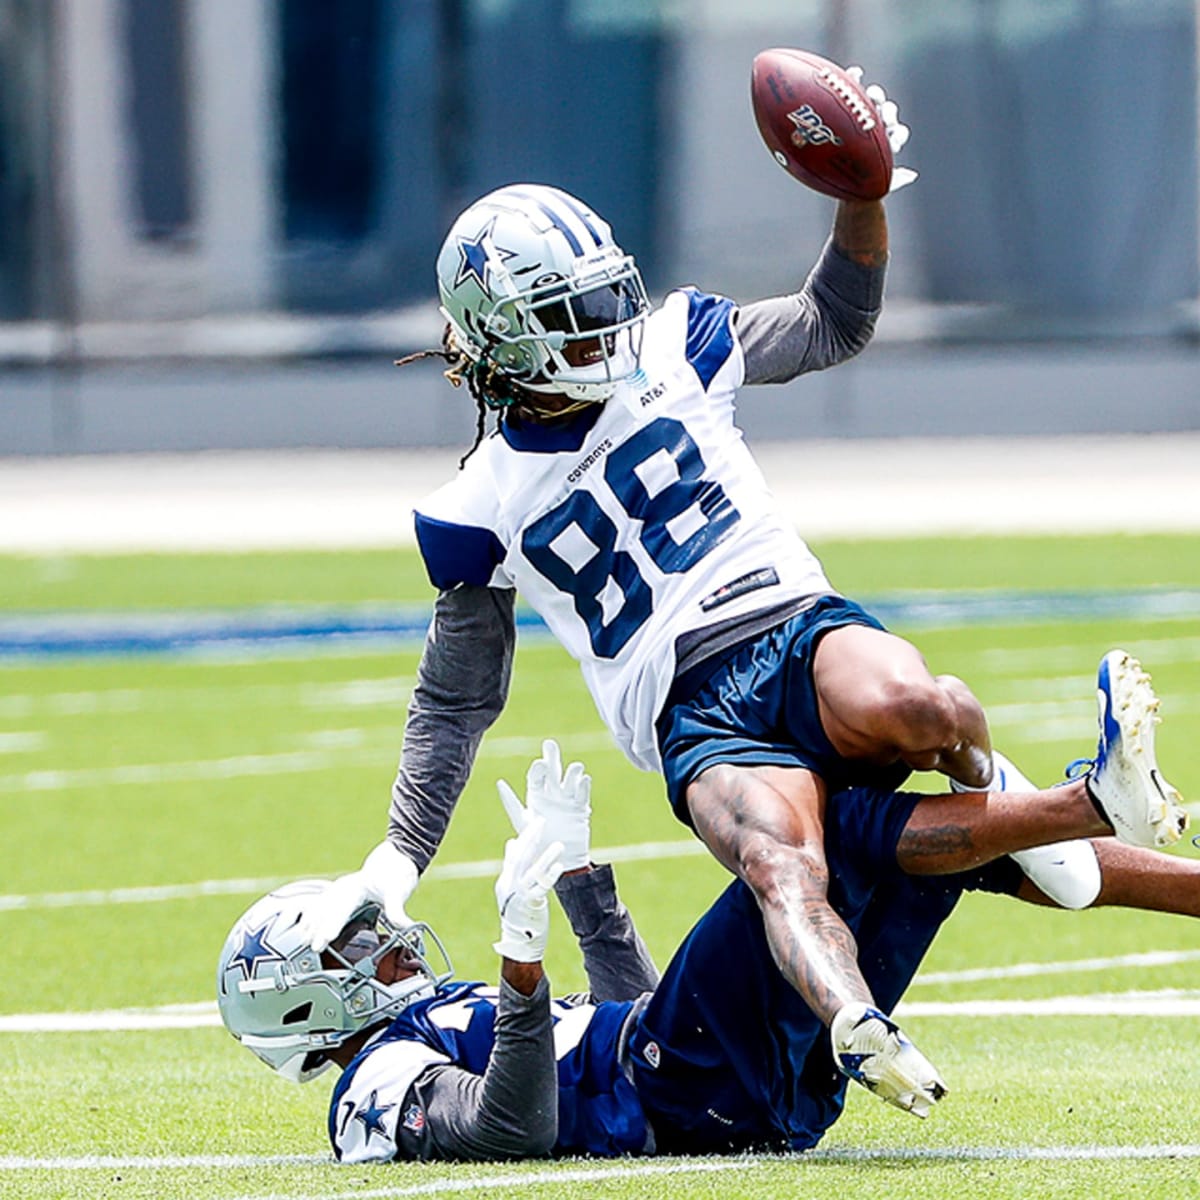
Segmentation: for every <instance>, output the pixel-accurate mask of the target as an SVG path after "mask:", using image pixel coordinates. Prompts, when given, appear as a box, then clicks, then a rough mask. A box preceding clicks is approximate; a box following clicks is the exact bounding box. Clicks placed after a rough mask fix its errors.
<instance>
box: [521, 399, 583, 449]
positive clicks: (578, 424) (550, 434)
mask: <svg viewBox="0 0 1200 1200" xmlns="http://www.w3.org/2000/svg"><path fill="white" fill-rule="evenodd" d="M603 411H604V405H603V404H589V405H588V407H587V408H584V409H581V410H580V411H579V412H577V413H573V414H572V415H571V416H569V417H564V418H563V419H562V420H561V421H527V420H522V419H521V418H520V417H518V416H517V415H516V413H514V412H506V413H505V414H504V415H503V417H502V418H501V420H500V435H501V437H503V438H504V440H505V441H506V442H507V443H508V444H509V445H510V446H511V447H512V448H513V449H514V450H522V451H524V452H526V453H529V454H557V453H559V452H560V451H562V450H578V449H579V447H580V446H582V445H583V440H584V438H586V437H587V435H588V434H589V433H590V432H591V431H592V426H593V425H595V424H596V422H597V421H598V420H599V419H600V414H601V413H602V412H603Z"/></svg>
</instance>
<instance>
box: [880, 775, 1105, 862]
mask: <svg viewBox="0 0 1200 1200" xmlns="http://www.w3.org/2000/svg"><path fill="white" fill-rule="evenodd" d="M1111 833H1112V827H1111V826H1110V825H1109V824H1108V823H1107V822H1106V821H1105V820H1103V818H1102V817H1101V816H1100V815H1099V813H1098V812H1097V810H1096V807H1095V805H1093V804H1092V802H1091V800H1090V799H1089V798H1088V794H1087V789H1086V788H1085V786H1084V783H1083V780H1077V781H1076V782H1074V783H1068V784H1065V785H1063V786H1062V787H1056V788H1051V789H1050V790H1049V791H1045V792H1020V793H1011V792H962V793H952V794H950V795H946V796H927V797H923V798H922V799H921V801H920V802H919V803H918V804H917V806H916V808H914V809H913V813H912V816H911V817H910V818H909V820H908V824H907V825H906V826H905V827H904V832H903V833H902V834H901V835H900V841H899V842H898V843H897V845H896V861H897V862H898V863H899V865H900V868H901V869H902V870H903V871H905V872H906V873H907V874H909V875H949V874H952V873H954V872H955V871H967V870H970V869H971V868H972V867H978V866H981V865H982V864H983V863H987V862H991V861H992V860H993V859H995V858H1000V857H1001V856H1002V855H1005V854H1012V853H1013V851H1015V850H1028V849H1030V848H1031V847H1033V846H1045V845H1047V844H1049V843H1051V842H1065V841H1069V840H1070V839H1072V838H1086V837H1104V836H1106V835H1108V834H1111Z"/></svg>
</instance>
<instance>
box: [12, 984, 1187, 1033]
mask: <svg viewBox="0 0 1200 1200" xmlns="http://www.w3.org/2000/svg"><path fill="white" fill-rule="evenodd" d="M896 1013H897V1015H898V1016H901V1017H904V1018H908V1017H1078V1016H1087V1017H1195V1016H1200V991H1190V990H1184V989H1179V988H1161V989H1159V990H1157V991H1130V992H1097V993H1094V994H1091V995H1073V996H1045V997H1041V998H1038V999H1033V1000H1012V999H1003V1000H949V1001H940V1000H928V1001H927V1000H913V1001H906V1000H902V1001H901V1002H900V1004H898V1005H897V1006H896ZM220 1024H221V1019H220V1017H219V1016H218V1014H217V1006H216V1003H215V1002H214V1001H199V1002H197V1003H194V1004H166V1005H163V1006H161V1007H159V1008H119V1009H107V1010H106V1009H100V1010H96V1011H94V1012H57V1013H11V1014H9V1015H8V1016H0V1034H5V1033H133V1032H141V1033H147V1032H154V1031H157V1030H163V1029H207V1028H212V1027H218V1026H220Z"/></svg>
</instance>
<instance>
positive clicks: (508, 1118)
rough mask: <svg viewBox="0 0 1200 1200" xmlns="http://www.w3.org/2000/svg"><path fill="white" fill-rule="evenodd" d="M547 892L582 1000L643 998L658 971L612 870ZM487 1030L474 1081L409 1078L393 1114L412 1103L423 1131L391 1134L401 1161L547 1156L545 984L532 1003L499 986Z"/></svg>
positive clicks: (426, 1075) (553, 1080)
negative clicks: (579, 979) (582, 974)
mask: <svg viewBox="0 0 1200 1200" xmlns="http://www.w3.org/2000/svg"><path fill="white" fill-rule="evenodd" d="M554 890H555V893H556V894H557V896H558V899H559V903H561V904H562V906H563V911H564V912H565V913H566V914H567V919H568V920H569V921H570V923H571V928H572V930H573V931H574V932H575V936H576V938H577V939H578V941H579V945H580V948H581V949H582V950H583V964H584V969H585V970H586V971H587V976H588V982H589V984H590V985H591V996H590V999H591V1000H593V1001H595V1002H596V1003H599V1002H601V1001H604V1000H636V999H637V998H639V997H640V996H642V995H643V994H644V993H646V992H649V991H651V990H652V989H653V988H654V986H655V984H656V983H657V982H658V972H657V971H656V970H655V967H654V963H653V962H652V961H651V959H650V955H649V952H648V951H647V950H646V947H645V945H644V943H643V942H642V939H641V938H640V936H639V935H638V932H637V930H636V929H635V927H634V924H633V919H632V918H631V917H630V915H629V913H628V911H627V910H626V908H625V906H624V905H623V904H622V903H621V901H620V899H619V898H618V896H617V887H616V880H615V879H614V877H613V873H612V868H611V867H608V866H600V867H593V868H592V869H591V870H590V871H585V872H583V873H581V874H578V875H569V876H565V877H563V878H562V879H560V880H559V881H558V883H557V884H556V885H555V888H554ZM495 1031H496V1041H495V1045H494V1046H493V1048H492V1052H491V1056H490V1058H489V1060H488V1066H487V1070H486V1072H485V1073H484V1074H483V1075H472V1074H471V1073H470V1072H469V1071H465V1070H464V1069H463V1068H462V1067H457V1066H452V1065H444V1066H436V1067H430V1068H428V1069H427V1070H425V1071H424V1072H423V1073H422V1074H421V1075H419V1076H418V1077H417V1079H416V1081H415V1082H414V1083H413V1085H412V1087H411V1088H410V1089H409V1091H408V1093H407V1095H406V1096H405V1097H404V1103H403V1106H402V1107H403V1109H405V1110H407V1108H408V1107H409V1105H410V1104H414V1103H415V1104H417V1105H418V1107H419V1108H420V1109H421V1111H423V1112H424V1114H425V1124H424V1126H423V1128H422V1129H421V1130H420V1131H419V1132H414V1131H411V1130H408V1129H405V1128H404V1127H403V1126H401V1127H399V1128H398V1129H397V1138H398V1143H397V1144H398V1146H399V1148H400V1152H401V1156H402V1157H407V1158H419V1159H460V1160H466V1159H496V1158H531V1157H540V1156H542V1155H545V1154H548V1153H549V1152H550V1151H551V1150H552V1149H553V1147H554V1142H555V1139H556V1137H557V1132H558V1073H557V1066H556V1062H555V1057H554V1039H553V1028H552V1023H551V1019H550V987H549V984H548V982H547V981H546V979H545V978H543V979H542V980H541V981H540V982H539V983H538V986H537V987H536V988H535V989H534V992H533V994H532V995H531V996H523V995H521V993H520V992H518V991H516V990H515V989H514V988H511V987H509V985H508V984H507V983H505V982H504V981H503V980H502V981H501V984H500V998H499V1002H498V1009H497V1014H496V1025H495Z"/></svg>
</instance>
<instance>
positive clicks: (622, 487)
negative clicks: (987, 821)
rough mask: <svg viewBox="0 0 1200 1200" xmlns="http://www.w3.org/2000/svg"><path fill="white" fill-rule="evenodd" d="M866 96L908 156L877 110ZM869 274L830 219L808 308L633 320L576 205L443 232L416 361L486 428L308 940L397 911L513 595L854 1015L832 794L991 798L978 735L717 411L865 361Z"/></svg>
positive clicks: (865, 243) (474, 725) (490, 216)
mask: <svg viewBox="0 0 1200 1200" xmlns="http://www.w3.org/2000/svg"><path fill="white" fill-rule="evenodd" d="M871 96H872V98H873V102H874V103H875V104H876V105H877V113H876V114H875V115H876V116H877V117H878V119H879V121H880V122H882V123H883V125H885V126H886V127H887V129H888V134H889V139H890V140H891V142H892V144H893V147H894V148H896V149H898V148H899V146H900V145H902V144H903V141H904V139H905V138H906V137H907V134H908V131H907V128H906V127H904V126H903V125H902V124H901V123H900V122H899V119H898V115H897V111H896V106H895V104H894V103H891V102H889V101H887V100H886V98H885V97H884V96H883V93H882V92H881V91H879V90H878V89H876V90H875V91H874V92H872V93H871ZM871 119H872V120H873V119H874V117H872V118H871ZM893 182H895V177H893ZM887 257H888V228H887V219H886V216H885V213H884V206H883V203H882V202H881V201H879V200H869V201H855V200H843V201H840V202H839V203H838V204H837V208H836V212H835V216H834V220H833V229H832V233H831V236H830V238H829V241H828V243H827V245H826V246H825V248H824V250H823V252H822V254H821V256H820V258H819V260H818V262H817V263H816V265H815V266H814V267H813V269H812V270H811V272H810V273H809V275H808V278H807V279H806V280H805V282H804V284H803V286H802V287H801V288H800V290H799V291H797V292H795V293H793V294H791V295H786V296H775V297H770V298H768V299H763V300H757V301H754V302H752V303H748V304H742V305H738V304H735V303H734V302H733V301H732V300H729V299H727V298H725V297H722V296H717V295H710V294H707V293H705V292H702V291H698V290H696V289H695V288H679V289H676V290H674V291H671V292H670V293H669V294H668V295H667V296H666V298H665V299H664V300H663V302H662V303H661V304H660V305H659V306H657V307H656V308H655V309H654V310H653V311H651V307H650V303H649V300H648V297H647V294H646V289H645V287H644V285H643V282H642V278H641V275H640V272H639V270H638V267H637V264H636V262H635V261H634V259H633V258H632V257H631V256H630V255H628V254H626V253H625V251H624V250H623V249H622V248H621V247H620V246H619V245H618V244H617V242H616V241H615V240H614V239H613V236H612V231H611V230H610V228H609V226H608V224H607V223H606V222H605V221H604V220H603V219H602V218H601V217H600V216H599V215H598V214H597V213H596V212H595V210H594V209H592V208H591V207H590V206H589V205H587V204H586V203H584V202H583V201H581V200H579V199H577V198H575V197H573V196H570V195H568V194H566V193H565V192H562V191H560V190H558V189H556V188H551V187H545V186H540V185H536V184H516V185H511V186H508V187H503V188H501V189H499V190H498V191H495V192H493V193H491V194H489V195H487V196H484V197H483V198H481V199H480V200H478V201H476V202H475V203H474V204H472V205H471V206H470V207H468V208H467V209H466V210H465V211H464V212H463V213H462V214H461V215H460V216H459V217H458V219H457V220H456V221H455V222H454V224H453V226H452V227H451V229H450V231H449V233H448V235H447V237H446V240H445V242H444V244H443V246H442V249H441V252H440V254H439V256H438V261H437V278H438V290H439V295H440V299H441V303H442V311H443V313H444V314H445V316H446V317H447V321H448V326H447V335H446V343H445V346H444V348H443V350H441V351H437V352H431V353H438V354H440V355H441V356H442V357H443V358H444V359H445V360H446V361H447V364H448V367H449V370H448V371H447V376H448V378H450V380H451V381H452V382H454V383H456V384H462V385H465V387H466V389H467V390H468V391H469V392H470V393H471V395H472V397H473V399H474V401H475V403H476V406H477V409H478V413H479V425H478V436H477V439H476V444H475V446H474V447H472V450H471V451H470V452H468V455H467V457H466V458H465V459H464V463H463V469H462V470H461V471H460V472H459V474H458V475H457V476H456V477H455V478H454V479H453V480H451V481H450V482H448V483H447V484H446V485H445V486H444V487H443V488H441V489H439V490H438V491H437V492H435V493H434V494H433V495H432V496H430V497H429V498H428V499H426V500H425V501H422V502H421V503H420V504H419V505H418V506H417V512H416V532H417V539H418V544H419V546H420V550H421V554H422V557H423V559H424V562H425V565H426V568H427V571H428V574H429V577H430V580H431V581H432V582H433V584H434V585H435V586H436V587H437V588H438V589H439V594H438V597H437V600H436V603H435V609H434V617H433V623H432V625H431V628H430V633H429V636H428V638H427V640H426V645H425V649H424V653H423V655H422V659H421V665H420V668H419V671H418V681H417V686H416V688H415V689H414V692H413V696H412V699H411V702H410V704H409V709H408V715H407V722H406V726H405V733H404V746H403V751H402V755H401V761H400V767H399V772H398V775H397V777H396V782H395V786H394V789H393V799H392V807H391V817H390V822H389V829H388V837H387V840H385V841H384V842H382V843H381V844H380V846H379V847H377V849H376V851H373V852H372V853H371V854H369V855H368V856H367V859H366V861H365V863H364V868H363V871H362V872H361V873H359V874H357V875H355V876H352V877H350V878H349V879H348V880H346V881H345V882H344V883H343V884H342V885H340V886H339V887H337V888H334V889H331V890H330V891H329V893H328V894H327V895H326V896H324V897H322V898H320V899H319V900H317V901H314V902H313V905H312V906H311V911H310V913H309V914H308V919H309V920H310V921H311V923H312V935H313V938H312V944H313V946H314V948H315V949H317V950H320V949H322V948H323V947H324V946H326V945H328V943H329V941H330V939H331V938H332V937H333V936H334V935H335V934H336V933H337V932H338V931H339V930H340V929H341V928H342V926H343V925H344V924H345V922H346V920H347V919H348V918H349V916H350V914H351V913H352V912H353V911H354V910H355V909H356V908H358V907H359V906H360V905H361V904H362V903H363V902H364V901H365V900H367V899H373V900H376V901H380V902H382V903H383V905H384V907H385V909H386V911H387V912H388V915H389V916H390V917H391V918H392V919H393V921H400V922H402V921H403V920H405V915H404V904H405V902H406V900H407V899H408V896H409V894H411V892H412V890H413V888H414V887H415V885H416V881H417V876H418V873H419V872H420V871H423V870H424V869H425V867H426V866H427V865H428V863H429V861H430V859H431V858H432V857H433V855H434V854H435V853H436V851H437V848H438V846H439V845H440V843H441V840H442V837H443V834H444V833H445V830H446V827H447V823H448V822H449V820H450V818H451V815H452V813H453V811H454V807H455V805H456V803H457V801H458V798H459V796H460V794H461V793H462V790H463V788H464V787H465V785H466V782H467V777H468V775H469V773H470V770H471V766H472V762H473V760H474V757H475V752H476V750H477V748H478V746H479V743H480V740H481V738H482V736H483V734H484V732H485V731H486V729H487V728H488V727H489V726H490V725H491V724H492V722H493V721H495V719H496V718H497V716H498V715H499V713H500V712H501V710H502V708H503V706H504V703H505V701H506V698H507V693H508V685H509V678H510V673H511V668H512V661H513V645H514V637H515V633H514V603H515V596H516V593H517V592H518V591H519V592H520V594H521V595H522V597H523V598H524V600H525V601H526V602H527V603H528V604H529V605H531V606H532V607H533V608H534V609H535V610H536V611H537V612H538V613H539V614H540V615H541V616H542V617H543V618H544V620H545V621H546V624H547V625H548V627H549V628H550V629H551V631H552V632H553V633H554V635H555V636H556V637H557V638H558V639H559V641H560V642H561V643H562V644H563V646H565V647H566V649H567V650H568V651H569V652H570V653H571V654H572V655H573V656H574V657H575V658H576V659H577V660H578V661H579V662H580V665H581V668H582V671H583V674H584V678H585V680H586V682H587V685H588V688H589V690H590V692H591V694H592V697H593V699H594V701H595V703H596V707H597V709H598V711H599V713H600V715H601V717H602V718H603V720H604V722H605V723H606V725H607V726H608V728H609V729H610V731H611V732H612V734H613V737H614V738H615V739H616V741H617V743H618V744H619V745H620V746H621V747H622V748H623V750H624V751H625V753H626V754H627V756H628V757H629V758H630V760H631V761H632V762H633V763H634V764H635V765H636V766H638V767H640V768H642V769H643V770H654V771H661V772H662V774H663V776H664V779H665V783H666V789H667V793H668V798H669V800H670V803H671V805H672V807H673V809H674V811H675V812H676V814H677V815H678V816H679V818H680V820H682V821H683V822H685V823H686V824H687V825H688V826H689V827H690V828H693V829H694V830H695V831H696V833H697V835H698V836H699V837H700V838H701V839H702V840H703V841H704V843H705V845H707V846H708V848H709V849H710V850H711V851H712V853H713V855H714V856H715V857H716V858H717V860H718V861H719V862H721V863H722V864H723V865H724V866H725V867H726V868H728V869H729V870H730V871H731V872H733V873H734V874H736V875H738V876H739V877H740V878H741V879H743V880H744V881H745V882H746V883H747V885H748V886H749V887H750V888H751V890H752V891H753V892H754V894H755V896H756V898H757V900H758V903H759V907H760V909H761V913H762V919H763V921H764V922H765V925H766V929H767V936H768V938H769V940H770V942H771V945H772V947H773V949H774V953H775V957H776V960H777V961H778V962H779V964H780V969H781V970H782V971H783V972H784V974H785V975H786V976H787V977H788V979H789V980H790V981H791V983H792V985H793V986H794V987H795V988H796V989H797V990H798V991H799V992H800V994H801V995H802V996H803V997H804V998H805V999H806V1001H807V1002H808V1003H809V1005H810V1006H812V1007H813V1009H814V1010H815V1011H816V1012H818V1013H819V1014H820V1015H821V1017H822V1019H823V1020H824V1021H825V1022H826V1023H827V1024H828V1023H831V1022H832V1021H833V1020H834V1017H835V1015H836V1014H837V1013H838V1012H839V1010H841V1009H842V1008H844V1007H846V1006H847V1005H854V1004H860V1003H866V1002H869V1001H870V1000H871V996H870V992H869V989H868V988H867V986H866V983H865V981H864V979H863V976H862V973H861V971H860V969H859V966H858V964H857V962H856V961H855V958H854V953H853V945H852V943H853V939H852V938H851V936H850V934H849V931H848V930H847V929H846V926H845V924H844V923H843V922H842V921H841V920H840V919H839V918H838V916H837V914H836V913H835V911H834V910H833V909H832V908H831V907H830V905H829V902H828V898H827V895H826V893H827V888H828V871H827V868H826V864H825V861H824V853H825V852H824V838H823V836H822V830H821V825H822V810H823V808H824V805H825V803H826V800H827V798H828V796H829V795H831V794H832V793H834V792H836V791H839V790H841V789H842V788H845V787H848V786H851V785H854V784H869V785H871V786H876V787H885V788H894V787H898V786H899V785H900V782H901V780H902V779H903V778H904V776H906V775H907V773H908V771H909V769H910V768H912V769H918V770H938V771H941V772H943V773H945V774H946V775H947V776H948V777H950V778H951V779H954V780H957V781H959V782H962V783H964V784H967V785H968V786H971V787H986V786H989V785H990V783H991V765H992V764H991V757H990V751H991V742H990V739H989V735H988V729H987V722H986V720H985V718H984V714H983V710H982V708H981V707H980V705H979V703H978V701H977V700H976V698H975V697H974V696H973V695H972V694H971V692H970V690H969V689H968V688H967V686H966V685H965V684H964V683H963V682H962V681H961V680H959V679H956V678H954V677H952V676H949V675H938V676H934V675H933V674H932V673H931V672H930V670H929V668H928V667H927V665H926V663H925V661H924V659H923V658H922V657H921V655H920V654H919V653H918V651H917V650H916V649H915V647H913V646H912V645H911V644H909V643H908V642H907V641H905V640H904V639H902V638H900V637H897V636H896V635H894V634H891V633H889V632H888V631H887V630H885V629H884V628H883V626H882V624H881V623H880V622H879V621H878V620H876V619H875V618H874V617H873V616H871V615H870V614H869V613H867V612H865V611H864V610H863V609H862V608H861V607H860V606H859V605H857V604H855V603H853V602H852V601H850V600H848V599H847V598H846V597H844V596H842V595H840V594H839V593H838V592H837V591H836V590H835V589H834V587H833V585H832V584H831V583H830V581H829V580H828V579H827V578H826V576H825V573H824V571H823V569H822V567H821V564H820V563H819V562H818V561H817V558H816V557H815V556H814V555H813V553H812V552H811V550H810V549H809V547H808V546H807V545H806V544H805V543H804V542H803V540H802V539H801V538H800V537H799V536H798V535H797V533H796V530H795V529H794V527H793V524H792V522H791V520H790V519H789V518H788V517H787V516H786V514H784V513H783V512H782V511H781V510H780V509H779V506H778V503H777V502H776V501H775V499H774V497H773V496H772V495H771V492H770V490H769V488H768V487H767V485H766V481H765V480H764V478H763V475H762V472H761V469H760V468H759V467H758V465H757V464H756V463H755V461H754V459H753V457H752V456H751V454H750V452H749V451H748V450H747V448H746V445H745V443H744V441H743V439H742V434H741V432H740V430H739V429H738V428H737V425H736V424H735V402H736V395H737V392H738V390H739V388H740V387H741V386H742V385H743V384H777V383H786V382H788V381H790V380H792V379H795V378H796V377H798V376H800V375H803V374H806V373H808V372H812V371H817V370H822V369H824V368H827V367H832V366H836V365H837V364H838V363H841V362H844V361H845V360H847V359H849V358H851V357H853V356H854V355H855V354H857V353H858V352H859V351H860V350H862V349H863V347H864V346H865V345H866V344H867V342H868V341H869V340H870V338H871V336H872V333H873V330H874V327H875V322H876V319H877V318H878V316H879V313H880V310H881V306H882V303H883V284H884V274H885V270H886V263H887ZM489 411H492V412H496V413H497V414H498V417H497V426H496V429H495V431H494V432H493V433H492V434H491V435H490V436H487V437H485V436H484V430H485V419H486V415H487V413H488V412H489ZM800 467H801V468H802V464H800ZM351 885H354V886H351Z"/></svg>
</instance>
